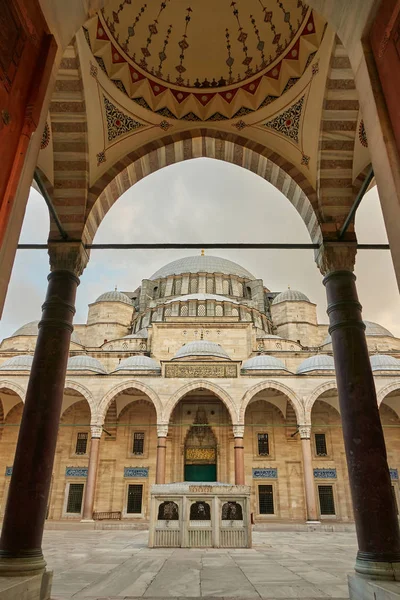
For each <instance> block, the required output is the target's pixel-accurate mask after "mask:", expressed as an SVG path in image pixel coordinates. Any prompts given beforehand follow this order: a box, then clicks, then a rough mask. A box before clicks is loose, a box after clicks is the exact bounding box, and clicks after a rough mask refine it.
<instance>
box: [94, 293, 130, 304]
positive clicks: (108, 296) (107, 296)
mask: <svg viewBox="0 0 400 600" xmlns="http://www.w3.org/2000/svg"><path fill="white" fill-rule="evenodd" d="M96 302H123V303H124V304H130V305H132V301H131V299H130V298H129V296H127V295H126V294H123V293H122V292H118V290H113V291H112V292H105V293H104V294H101V296H99V297H98V298H97V300H96Z"/></svg>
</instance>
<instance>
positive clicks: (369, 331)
mask: <svg viewBox="0 0 400 600" xmlns="http://www.w3.org/2000/svg"><path fill="white" fill-rule="evenodd" d="M364 325H365V335H367V336H376V337H379V336H381V337H394V335H393V333H391V332H390V331H389V330H388V329H386V328H385V327H382V325H379V323H373V322H372V321H364ZM331 343H332V338H331V336H330V334H328V335H327V336H326V338H325V339H324V341H323V343H322V345H323V346H324V345H325V344H331Z"/></svg>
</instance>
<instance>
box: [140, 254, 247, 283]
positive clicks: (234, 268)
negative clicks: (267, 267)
mask: <svg viewBox="0 0 400 600" xmlns="http://www.w3.org/2000/svg"><path fill="white" fill-rule="evenodd" d="M183 273H223V274H224V275H237V276H238V277H243V278H244V279H255V277H254V275H252V274H251V273H249V271H247V270H246V269H244V268H243V267H241V266H240V265H238V264H236V263H234V262H232V261H231V260H227V259H226V258H220V257H219V256H187V257H186V258H179V259H178V260H174V261H173V262H171V263H168V264H167V265H165V267H162V268H161V269H159V270H158V271H156V272H155V273H154V274H153V275H152V276H151V277H150V279H162V278H163V277H168V276H169V275H182V274H183Z"/></svg>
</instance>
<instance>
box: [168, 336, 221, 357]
mask: <svg viewBox="0 0 400 600" xmlns="http://www.w3.org/2000/svg"><path fill="white" fill-rule="evenodd" d="M188 356H213V357H216V358H225V359H228V360H230V358H229V356H228V354H227V353H226V351H225V350H224V349H223V348H222V346H221V345H220V344H216V343H215V342H209V341H208V340H199V341H196V342H189V343H188V344H185V345H184V346H182V348H179V350H178V352H177V353H176V354H175V356H174V359H175V358H186V357H188Z"/></svg>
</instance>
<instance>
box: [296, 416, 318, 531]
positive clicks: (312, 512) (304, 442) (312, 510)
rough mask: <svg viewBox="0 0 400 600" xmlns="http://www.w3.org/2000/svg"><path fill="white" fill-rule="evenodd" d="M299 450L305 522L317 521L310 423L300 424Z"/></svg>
mask: <svg viewBox="0 0 400 600" xmlns="http://www.w3.org/2000/svg"><path fill="white" fill-rule="evenodd" d="M299 432H300V439H301V451H302V454H303V473H304V491H305V496H306V510H307V522H314V523H315V522H316V521H317V522H318V521H319V519H318V509H317V498H316V495H315V485H314V470H313V465H312V453H311V425H300V427H299Z"/></svg>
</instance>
